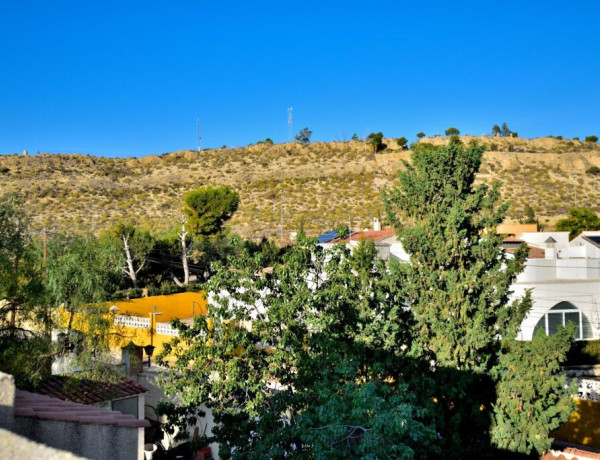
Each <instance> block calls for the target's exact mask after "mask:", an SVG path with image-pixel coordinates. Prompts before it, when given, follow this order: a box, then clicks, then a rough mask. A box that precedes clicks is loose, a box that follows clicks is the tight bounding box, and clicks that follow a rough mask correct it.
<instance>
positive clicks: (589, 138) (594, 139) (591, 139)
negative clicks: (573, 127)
mask: <svg viewBox="0 0 600 460" xmlns="http://www.w3.org/2000/svg"><path fill="white" fill-rule="evenodd" d="M585 141H586V142H593V143H594V144H595V143H596V142H598V136H586V137H585Z"/></svg>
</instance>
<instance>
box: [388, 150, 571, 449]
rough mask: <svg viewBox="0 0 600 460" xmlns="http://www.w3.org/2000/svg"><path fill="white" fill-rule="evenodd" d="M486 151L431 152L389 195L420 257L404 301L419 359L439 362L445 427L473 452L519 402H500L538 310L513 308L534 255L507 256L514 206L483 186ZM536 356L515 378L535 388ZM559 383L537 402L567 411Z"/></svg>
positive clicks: (524, 305)
mask: <svg viewBox="0 0 600 460" xmlns="http://www.w3.org/2000/svg"><path fill="white" fill-rule="evenodd" d="M483 151H484V149H483V148H482V147H479V146H477V145H475V144H473V145H469V146H468V147H466V148H465V146H464V145H462V143H460V142H454V143H450V145H448V146H447V147H445V148H443V149H441V150H437V151H433V150H428V149H425V150H422V151H420V152H419V153H417V154H414V155H413V161H412V164H407V165H406V169H405V170H404V171H402V172H400V173H399V182H398V185H397V186H396V187H395V188H393V189H391V190H389V191H388V192H387V193H386V194H385V196H384V198H385V206H386V210H387V213H388V218H389V220H390V221H391V222H392V223H393V225H394V227H395V228H396V230H397V233H398V234H399V236H400V239H401V241H402V244H403V245H404V249H405V250H406V251H407V252H408V253H409V254H410V263H407V264H404V265H403V267H402V269H403V276H404V283H403V290H404V295H405V299H406V302H407V304H408V305H410V308H411V311H412V314H413V320H414V326H413V334H412V335H413V341H412V347H411V355H412V356H413V357H414V358H417V359H419V360H427V361H429V362H431V363H432V378H433V380H434V382H435V386H436V391H437V393H438V394H439V404H440V409H441V410H440V411H439V420H438V429H439V430H440V432H441V433H442V438H443V440H442V442H443V443H445V444H446V446H445V447H446V448H448V449H455V448H459V446H460V445H461V443H463V444H462V445H463V446H465V444H464V440H465V439H471V441H472V442H471V443H470V445H469V446H468V447H469V448H470V449H471V453H472V454H475V452H477V451H478V450H482V449H486V448H487V444H488V443H489V440H490V435H489V433H488V430H490V429H492V430H494V429H499V428H498V427H499V426H500V424H499V423H496V422H494V412H493V409H494V407H504V406H505V405H506V401H504V400H502V399H501V398H510V397H512V396H511V395H510V392H506V391H505V390H503V391H499V392H498V395H496V391H497V388H496V385H497V384H498V382H500V383H502V380H503V379H505V378H508V373H507V372H506V369H508V367H507V366H509V364H508V363H509V362H511V361H512V360H513V359H514V358H515V357H514V355H513V354H514V353H513V352H514V350H517V349H518V347H515V346H510V345H509V344H510V343H511V341H514V338H515V337H516V335H517V332H518V330H519V326H520V324H521V322H522V321H523V319H524V317H525V315H526V314H527V312H528V309H529V305H530V302H529V299H528V298H525V299H522V300H518V301H514V302H510V301H509V298H510V285H511V284H512V283H513V281H514V280H515V278H516V276H517V274H518V273H519V272H520V271H521V270H522V268H523V263H524V260H525V256H526V254H525V251H524V249H521V250H519V251H517V252H516V254H515V255H514V257H512V256H509V255H508V254H506V253H504V252H503V251H502V250H501V244H502V236H501V235H498V234H496V232H495V229H496V226H497V225H498V224H499V223H500V222H502V220H503V218H504V216H505V214H506V211H507V208H508V204H507V203H505V204H499V199H500V193H499V184H495V185H493V186H491V187H489V186H487V185H485V184H479V185H476V184H475V176H476V173H477V171H478V170H479V167H480V165H481V161H482V156H483ZM562 339H563V342H562V343H563V345H562V346H561V347H560V349H561V350H562V349H564V350H566V349H568V345H565V344H566V343H568V340H569V338H568V337H565V336H563V337H562ZM555 340H557V339H555ZM507 341H508V342H507ZM541 349H542V347H540V350H541ZM530 351H531V354H530V355H528V356H529V358H530V360H529V361H525V362H523V363H521V366H520V367H519V370H520V371H521V372H517V373H514V372H513V373H512V374H510V378H511V379H512V380H513V383H514V382H515V381H519V382H520V384H521V385H525V386H526V385H528V384H529V385H531V386H534V387H535V386H536V385H537V383H538V382H533V381H529V380H527V379H532V378H535V377H534V373H531V372H529V371H528V369H530V367H531V366H535V363H534V362H535V354H536V350H530ZM519 356H521V357H522V356H523V355H522V354H521V355H519ZM501 357H502V359H501ZM548 359H549V361H552V362H553V363H554V364H555V366H550V367H552V370H553V372H554V373H553V376H556V375H557V374H558V373H559V370H558V362H559V361H560V360H561V359H564V353H562V354H561V353H557V354H555V355H553V356H551V357H550V358H548ZM456 371H459V372H458V373H457V372H456ZM537 375H538V377H537V378H538V379H540V378H544V379H547V378H548V375H546V374H544V376H543V377H540V374H539V373H538V374H537ZM553 385H554V386H553V387H552V388H548V387H547V386H546V387H545V388H546V390H548V391H549V393H547V394H539V395H537V396H536V398H537V399H538V401H542V400H546V399H548V398H550V399H552V398H554V399H556V400H558V401H560V402H561V404H562V406H561V407H566V406H565V403H564V401H565V400H568V398H569V396H568V395H567V394H565V393H564V391H562V388H561V386H560V378H558V379H555V380H553ZM505 386H506V385H504V386H502V385H501V386H500V388H505ZM541 386H542V385H540V387H541ZM497 398H500V399H497ZM534 399H535V398H534ZM540 404H541V405H542V406H544V404H543V403H540ZM567 405H568V404H567ZM544 407H547V406H544ZM542 412H543V411H542ZM545 415H546V414H543V415H540V417H539V419H538V420H535V417H533V418H532V419H530V423H531V424H533V425H536V423H537V425H536V426H537V427H538V428H539V429H538V430H536V435H539V432H540V430H541V431H542V432H543V433H544V439H545V440H547V439H548V431H549V429H550V428H549V427H540V426H539V425H543V423H544V421H546V417H545ZM561 417H562V419H564V418H566V417H568V410H564V411H562V413H561V416H560V417H556V419H561ZM503 420H504V422H505V423H504V424H503V426H502V429H503V430H504V432H505V435H506V434H507V433H508V436H511V433H510V431H511V430H508V429H507V424H508V425H510V422H506V417H504V419H503ZM538 422H539V423H538ZM512 426H513V428H514V430H513V432H512V435H516V434H520V435H522V436H525V437H527V436H528V434H527V432H525V433H523V431H524V430H525V431H526V430H527V429H528V428H525V427H524V426H523V425H521V426H518V427H517V425H516V424H515V425H512ZM524 444H526V445H527V448H526V449H522V450H523V451H528V450H527V449H529V450H531V448H539V446H541V445H542V444H543V443H540V442H538V443H536V444H534V443H530V444H527V443H524ZM544 445H546V444H544ZM502 447H509V446H508V445H502ZM542 450H543V449H542ZM463 452H464V451H463ZM464 453H465V454H466V452H464Z"/></svg>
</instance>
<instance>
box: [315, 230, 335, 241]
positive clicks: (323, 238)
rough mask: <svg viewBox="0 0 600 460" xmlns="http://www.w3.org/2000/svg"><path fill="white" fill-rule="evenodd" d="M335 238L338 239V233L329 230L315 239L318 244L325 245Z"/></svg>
mask: <svg viewBox="0 0 600 460" xmlns="http://www.w3.org/2000/svg"><path fill="white" fill-rule="evenodd" d="M337 237H338V232H336V231H335V230H330V231H328V232H327V233H323V234H322V235H319V236H318V237H317V240H318V241H319V243H327V242H329V241H331V240H333V239H335V238H337Z"/></svg>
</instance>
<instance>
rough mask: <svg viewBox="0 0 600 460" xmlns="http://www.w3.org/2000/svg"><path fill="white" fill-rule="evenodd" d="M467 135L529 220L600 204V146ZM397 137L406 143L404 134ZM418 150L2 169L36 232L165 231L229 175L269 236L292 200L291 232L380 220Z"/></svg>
mask: <svg viewBox="0 0 600 460" xmlns="http://www.w3.org/2000/svg"><path fill="white" fill-rule="evenodd" d="M461 139H462V140H463V141H464V142H465V144H467V145H468V144H469V143H470V142H471V140H472V139H477V140H478V141H479V142H480V144H481V145H484V146H485V147H486V148H487V153H486V155H485V157H484V164H483V166H482V170H481V173H482V175H481V176H479V177H480V178H479V180H480V181H486V182H489V183H492V182H494V181H501V182H503V184H504V187H503V188H502V189H501V190H502V196H503V199H504V200H507V201H510V202H511V203H512V205H511V208H510V209H509V213H508V218H509V220H511V221H518V220H519V219H521V218H522V217H523V212H524V209H525V205H526V204H527V203H530V204H531V205H532V206H533V207H534V208H535V209H536V213H537V216H538V218H539V220H540V221H541V222H544V224H545V225H546V227H547V228H553V227H554V224H555V223H556V221H557V220H558V219H560V218H562V217H565V216H566V215H567V212H568V210H569V209H570V208H573V207H579V206H583V207H587V208H591V209H593V210H594V211H595V212H600V192H599V191H597V189H596V184H595V182H596V180H597V177H598V176H596V175H595V174H594V173H593V171H594V170H593V169H592V168H593V165H599V166H600V158H599V157H600V150H599V149H598V145H597V144H593V143H589V142H588V143H585V142H583V143H582V142H578V141H576V140H573V141H565V140H563V141H560V140H556V139H548V138H540V139H533V140H528V139H518V138H517V139H515V138H511V137H509V138H504V137H494V138H493V139H490V138H482V139H481V138H472V137H468V136H463V137H461ZM382 142H384V140H383V139H382ZM448 142H449V139H448V138H444V137H439V136H438V137H435V138H434V137H429V138H423V139H422V140H420V141H418V142H416V143H414V144H412V145H411V150H412V151H418V150H420V149H423V148H424V147H426V146H427V145H430V146H434V148H440V147H441V146H443V145H446V144H447V143H448ZM390 143H391V144H392V145H393V146H394V147H395V146H396V141H395V140H394V141H390ZM511 149H512V153H511V154H510V155H507V154H506V152H508V151H510V150H511ZM409 157H410V155H409V152H408V151H398V150H386V151H385V154H384V155H378V156H377V157H373V155H372V146H371V145H369V144H368V143H366V142H364V143H363V142H347V143H342V142H338V143H331V144H326V143H311V144H309V145H306V146H304V145H299V144H297V143H290V144H277V145H266V143H265V144H257V145H253V146H249V147H245V148H232V149H228V150H221V149H208V150H203V151H202V152H201V153H198V152H196V151H181V152H175V153H171V154H166V155H162V156H146V157H142V158H139V159H136V158H101V157H92V156H88V155H49V154H41V155H35V156H29V157H23V156H21V155H3V156H0V168H6V169H9V172H7V173H5V174H3V175H1V176H0V177H2V186H3V190H5V191H7V192H11V191H12V192H18V193H19V194H20V195H21V196H22V197H23V200H24V203H25V205H26V206H27V209H28V212H29V213H30V215H31V216H32V226H33V228H34V230H40V229H41V228H42V227H44V226H46V227H49V228H56V229H58V230H66V229H74V231H75V232H77V233H82V232H84V231H92V232H95V233H97V232H99V231H100V230H103V229H107V228H108V227H110V226H113V225H115V224H116V223H118V222H119V221H122V220H124V218H126V220H132V221H135V222H136V223H139V224H140V225H142V226H147V227H151V228H153V229H156V230H164V229H166V228H167V227H168V226H169V225H170V224H169V223H170V222H174V221H176V219H177V216H178V215H179V213H180V211H181V197H182V196H183V195H185V193H187V192H188V191H190V190H192V189H195V188H197V187H198V186H200V185H213V186H217V185H229V186H231V187H233V188H234V189H235V190H237V191H238V193H239V195H240V205H239V209H238V211H237V212H236V213H235V215H234V216H233V218H232V219H231V221H230V223H229V224H228V225H229V226H231V228H232V229H233V230H234V231H236V232H238V233H240V234H241V235H243V236H245V237H250V238H254V239H260V238H262V237H263V236H266V237H269V238H271V237H275V236H277V235H278V234H279V223H280V219H281V204H282V203H283V206H282V207H283V217H284V228H285V232H286V234H287V232H289V231H297V230H298V228H299V225H300V221H301V219H304V226H305V231H306V234H307V235H316V234H318V233H320V232H323V231H326V230H328V229H330V228H332V227H333V226H335V225H336V223H337V222H344V221H345V220H346V219H347V212H348V209H352V213H353V221H354V222H355V223H354V225H356V226H357V227H366V226H368V225H369V224H370V222H372V218H373V216H376V215H377V202H378V189H381V188H383V187H385V186H388V185H389V184H391V183H392V181H393V180H394V173H393V172H394V171H396V170H397V169H399V168H401V167H402V161H403V160H408V159H409ZM588 170H590V171H588ZM111 173H113V174H114V177H115V178H114V179H112V178H111ZM573 190H577V192H573ZM280 192H281V193H280ZM354 219H356V220H354Z"/></svg>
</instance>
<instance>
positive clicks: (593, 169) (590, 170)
mask: <svg viewBox="0 0 600 460" xmlns="http://www.w3.org/2000/svg"><path fill="white" fill-rule="evenodd" d="M585 172H586V173H588V174H591V175H592V176H597V175H598V174H600V168H599V167H598V166H590V167H589V168H588V169H586V170H585Z"/></svg>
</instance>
